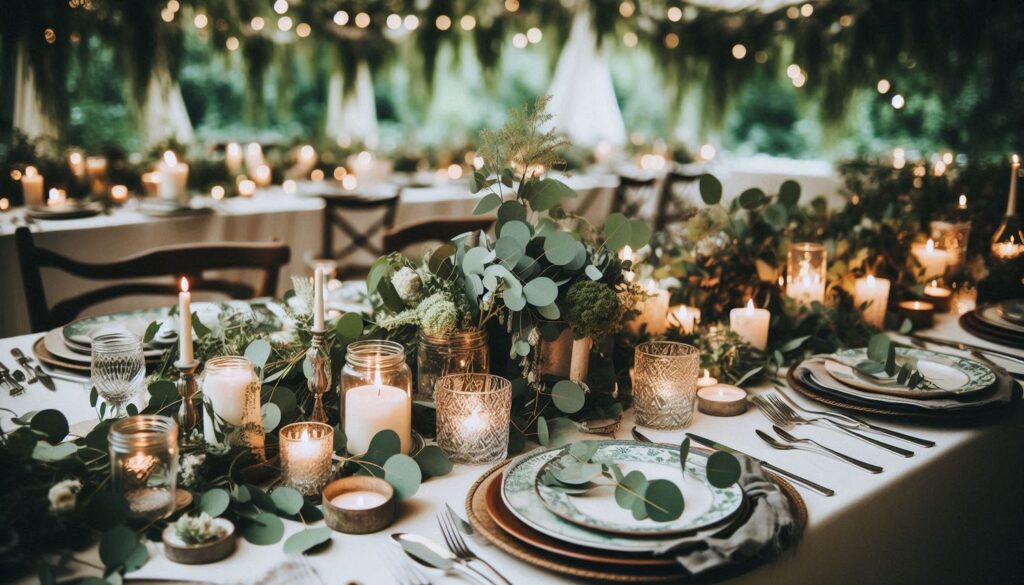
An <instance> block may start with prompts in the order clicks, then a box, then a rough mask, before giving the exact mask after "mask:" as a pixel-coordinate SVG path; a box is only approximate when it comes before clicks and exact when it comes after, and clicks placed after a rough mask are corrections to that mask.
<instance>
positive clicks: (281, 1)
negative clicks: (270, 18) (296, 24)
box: [274, 0, 288, 14]
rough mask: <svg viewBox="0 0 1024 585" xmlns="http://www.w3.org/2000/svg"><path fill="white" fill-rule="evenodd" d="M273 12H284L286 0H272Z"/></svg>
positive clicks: (286, 7) (286, 5)
mask: <svg viewBox="0 0 1024 585" xmlns="http://www.w3.org/2000/svg"><path fill="white" fill-rule="evenodd" d="M274 12H276V13H278V14H284V13H285V12H288V1H287V0H277V1H276V2H274Z"/></svg>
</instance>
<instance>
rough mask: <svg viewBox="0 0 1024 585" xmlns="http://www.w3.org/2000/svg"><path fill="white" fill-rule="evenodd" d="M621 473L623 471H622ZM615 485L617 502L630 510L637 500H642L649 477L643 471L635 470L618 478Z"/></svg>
mask: <svg viewBox="0 0 1024 585" xmlns="http://www.w3.org/2000/svg"><path fill="white" fill-rule="evenodd" d="M613 473H614V472H613ZM620 473H621V472H620ZM617 483H618V485H616V486H615V503H617V504H618V505H619V506H620V507H622V508H625V509H627V510H630V509H632V508H633V505H634V504H635V503H636V501H637V500H640V501H642V500H643V497H644V492H645V491H646V490H647V477H646V476H645V475H644V474H643V472H641V471H638V470H633V471H630V472H629V473H627V474H626V475H625V476H623V477H622V479H621V480H618V482H617Z"/></svg>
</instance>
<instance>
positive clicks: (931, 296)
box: [924, 280, 953, 313]
mask: <svg viewBox="0 0 1024 585" xmlns="http://www.w3.org/2000/svg"><path fill="white" fill-rule="evenodd" d="M924 298H925V300H927V301H928V302H929V303H931V304H933V305H935V311H936V312H938V313H948V312H949V308H950V305H952V301H953V291H952V289H949V288H946V287H944V286H940V285H939V281H937V280H933V281H931V282H930V283H929V284H928V286H926V287H924Z"/></svg>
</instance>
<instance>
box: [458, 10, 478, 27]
mask: <svg viewBox="0 0 1024 585" xmlns="http://www.w3.org/2000/svg"><path fill="white" fill-rule="evenodd" d="M459 26H461V27H462V30H473V29H474V28H476V18H474V17H473V15H472V14H467V15H465V16H463V17H462V18H460V19H459Z"/></svg>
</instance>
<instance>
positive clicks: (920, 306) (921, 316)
mask: <svg viewBox="0 0 1024 585" xmlns="http://www.w3.org/2000/svg"><path fill="white" fill-rule="evenodd" d="M899 314H900V319H901V320H902V319H910V322H911V323H913V324H914V327H916V328H919V329H920V328H927V327H931V326H932V324H933V323H934V322H935V305H933V304H931V303H929V302H926V301H903V302H901V303H900V304H899Z"/></svg>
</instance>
